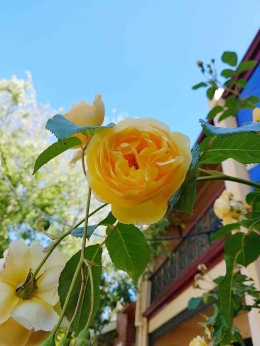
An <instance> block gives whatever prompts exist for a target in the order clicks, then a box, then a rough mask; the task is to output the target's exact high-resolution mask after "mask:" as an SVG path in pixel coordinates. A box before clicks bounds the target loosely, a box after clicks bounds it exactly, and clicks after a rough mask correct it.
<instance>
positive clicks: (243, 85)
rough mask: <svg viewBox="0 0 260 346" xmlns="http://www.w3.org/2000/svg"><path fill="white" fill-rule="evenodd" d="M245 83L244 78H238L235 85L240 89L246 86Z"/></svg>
mask: <svg viewBox="0 0 260 346" xmlns="http://www.w3.org/2000/svg"><path fill="white" fill-rule="evenodd" d="M246 83H247V81H246V80H245V79H244V78H239V80H238V81H237V82H236V86H237V87H238V88H240V89H242V88H244V87H245V86H246Z"/></svg>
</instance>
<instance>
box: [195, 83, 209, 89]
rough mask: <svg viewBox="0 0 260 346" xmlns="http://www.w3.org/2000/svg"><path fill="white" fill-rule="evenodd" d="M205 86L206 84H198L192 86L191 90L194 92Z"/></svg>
mask: <svg viewBox="0 0 260 346" xmlns="http://www.w3.org/2000/svg"><path fill="white" fill-rule="evenodd" d="M206 86H207V84H206V83H204V82H200V83H198V84H196V85H194V86H193V87H192V89H193V90H196V89H199V88H203V87H206Z"/></svg>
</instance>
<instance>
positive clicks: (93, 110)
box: [64, 95, 105, 148]
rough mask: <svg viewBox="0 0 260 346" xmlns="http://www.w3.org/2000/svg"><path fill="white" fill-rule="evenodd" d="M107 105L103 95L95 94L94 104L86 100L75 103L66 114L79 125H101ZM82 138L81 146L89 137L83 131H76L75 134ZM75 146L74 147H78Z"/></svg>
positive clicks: (66, 116) (65, 115)
mask: <svg viewBox="0 0 260 346" xmlns="http://www.w3.org/2000/svg"><path fill="white" fill-rule="evenodd" d="M104 116H105V107H104V103H103V102H102V101H101V95H95V100H94V102H93V105H91V104H90V103H88V102H86V101H80V102H79V103H76V104H73V105H72V107H71V109H70V110H69V111H68V113H66V114H64V117H65V118H67V119H68V120H69V121H71V122H72V123H74V124H76V125H78V126H100V125H102V123H103V121H104ZM73 136H75V137H78V138H79V139H80V140H81V146H84V145H85V144H86V143H87V142H88V140H89V138H88V136H85V135H83V134H82V133H76V134H75V135H73ZM78 147H79V146H75V147H73V148H78Z"/></svg>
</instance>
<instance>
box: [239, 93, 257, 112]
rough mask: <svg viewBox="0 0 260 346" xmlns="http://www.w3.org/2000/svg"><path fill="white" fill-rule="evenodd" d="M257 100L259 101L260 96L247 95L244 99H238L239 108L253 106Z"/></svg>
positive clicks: (250, 107)
mask: <svg viewBox="0 0 260 346" xmlns="http://www.w3.org/2000/svg"><path fill="white" fill-rule="evenodd" d="M258 102H260V98H259V97H257V96H249V97H248V98H246V99H243V100H240V103H241V108H243V109H252V108H255V107H256V104H257V103H258Z"/></svg>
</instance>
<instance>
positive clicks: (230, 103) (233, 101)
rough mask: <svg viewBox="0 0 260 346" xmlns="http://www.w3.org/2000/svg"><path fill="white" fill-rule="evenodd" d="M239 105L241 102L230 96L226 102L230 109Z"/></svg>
mask: <svg viewBox="0 0 260 346" xmlns="http://www.w3.org/2000/svg"><path fill="white" fill-rule="evenodd" d="M238 103H239V100H238V99H237V98H235V97H234V96H233V95H230V96H228V97H227V98H226V100H225V106H226V107H229V108H231V107H234V106H236V105H237V104H238Z"/></svg>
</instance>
